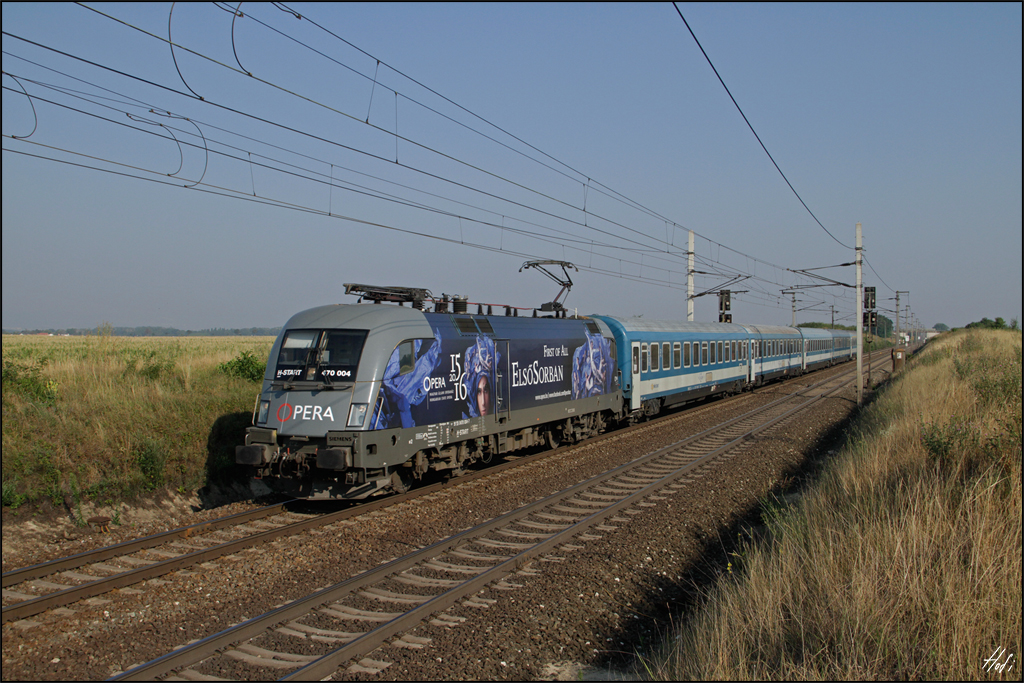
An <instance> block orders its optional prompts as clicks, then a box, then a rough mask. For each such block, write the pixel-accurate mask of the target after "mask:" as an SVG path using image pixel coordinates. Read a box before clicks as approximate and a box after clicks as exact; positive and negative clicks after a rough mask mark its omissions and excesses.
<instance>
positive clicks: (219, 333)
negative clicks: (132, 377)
mask: <svg viewBox="0 0 1024 683" xmlns="http://www.w3.org/2000/svg"><path fill="white" fill-rule="evenodd" d="M280 331H281V328H280V327H236V328H227V327H214V328H212V329H206V330H179V329H178V328H176V327H155V326H151V327H112V326H101V327H93V328H84V327H68V328H65V329H47V330H8V329H4V330H3V333H4V334H52V335H71V336H87V335H91V336H99V335H112V336H115V337H248V336H252V337H276V336H277V333H278V332H280Z"/></svg>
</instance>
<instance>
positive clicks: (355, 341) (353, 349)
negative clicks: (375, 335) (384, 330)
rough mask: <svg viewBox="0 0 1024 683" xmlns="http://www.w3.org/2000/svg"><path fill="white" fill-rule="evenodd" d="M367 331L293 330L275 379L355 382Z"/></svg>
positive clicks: (284, 344)
mask: <svg viewBox="0 0 1024 683" xmlns="http://www.w3.org/2000/svg"><path fill="white" fill-rule="evenodd" d="M366 334H367V333H366V330H289V331H288V332H286V333H285V336H284V339H283V340H282V341H281V352H280V353H279V354H278V357H277V367H276V368H275V371H274V379H277V380H292V381H317V382H321V381H326V382H332V381H335V380H342V381H352V380H354V379H355V376H356V370H357V369H358V367H359V357H360V356H361V355H362V353H363V344H364V342H365V341H366Z"/></svg>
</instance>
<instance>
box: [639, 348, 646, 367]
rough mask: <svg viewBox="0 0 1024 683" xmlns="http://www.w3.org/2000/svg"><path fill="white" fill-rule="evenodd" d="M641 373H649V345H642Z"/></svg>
mask: <svg viewBox="0 0 1024 683" xmlns="http://www.w3.org/2000/svg"><path fill="white" fill-rule="evenodd" d="M640 372H647V344H641V345H640Z"/></svg>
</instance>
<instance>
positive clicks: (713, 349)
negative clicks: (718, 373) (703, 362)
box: [708, 342, 717, 365]
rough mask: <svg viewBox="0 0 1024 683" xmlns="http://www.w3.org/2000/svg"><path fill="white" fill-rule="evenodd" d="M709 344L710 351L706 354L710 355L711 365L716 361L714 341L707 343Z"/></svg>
mask: <svg viewBox="0 0 1024 683" xmlns="http://www.w3.org/2000/svg"><path fill="white" fill-rule="evenodd" d="M709 346H710V347H711V349H710V351H711V353H710V354H708V355H709V356H710V357H711V360H710V361H709V362H710V364H711V365H714V364H715V363H716V362H717V359H716V357H715V342H711V344H709Z"/></svg>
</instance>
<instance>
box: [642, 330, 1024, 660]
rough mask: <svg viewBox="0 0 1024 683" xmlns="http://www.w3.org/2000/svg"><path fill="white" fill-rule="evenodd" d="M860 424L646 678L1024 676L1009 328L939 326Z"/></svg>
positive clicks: (1017, 352) (774, 512)
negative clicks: (944, 331)
mask: <svg viewBox="0 0 1024 683" xmlns="http://www.w3.org/2000/svg"><path fill="white" fill-rule="evenodd" d="M858 424H859V428H858V432H859V433H857V434H855V435H853V437H852V438H851V439H850V442H849V445H848V446H847V447H846V448H845V450H844V451H843V453H841V454H840V456H839V457H838V458H837V459H836V460H835V462H834V464H833V466H832V467H831V468H830V469H829V470H828V471H827V472H826V474H825V475H824V476H823V477H822V479H821V481H820V482H819V483H818V485H817V486H816V488H814V490H812V491H810V492H808V493H806V494H805V495H804V496H802V497H801V498H800V499H799V501H798V502H796V503H795V504H793V505H791V506H783V505H781V504H778V503H775V504H774V505H772V504H769V505H767V506H766V508H767V510H766V515H765V517H766V528H767V531H766V534H764V536H765V537H766V538H767V539H768V540H764V541H762V542H761V543H758V544H756V545H753V546H751V547H749V548H747V549H746V550H744V551H743V552H742V553H740V556H739V563H738V564H739V566H740V571H739V572H737V573H736V574H733V575H731V576H729V577H728V578H727V579H726V580H724V581H722V582H720V583H719V585H718V586H717V587H716V588H715V589H714V591H712V592H711V593H710V594H709V595H708V596H707V601H706V604H705V606H704V608H703V609H702V610H701V611H700V613H699V614H696V615H694V616H693V617H692V618H690V619H689V621H688V622H687V623H685V624H684V626H683V628H681V629H679V630H678V631H676V632H675V633H673V634H672V636H671V637H670V638H669V639H667V640H666V644H665V645H664V646H663V647H662V650H661V652H660V653H659V654H657V655H654V656H651V657H647V658H645V660H644V661H645V663H646V665H647V667H648V672H649V673H650V675H651V676H652V677H653V678H656V679H660V680H682V679H739V680H743V679H753V680H758V679H821V680H843V679H920V678H927V679H932V678H937V679H966V680H972V679H992V678H1009V679H1017V680H1019V679H1020V678H1021V673H1020V672H1021V668H1020V666H1019V662H1018V658H1019V657H1020V647H1021V612H1022V604H1021V582H1022V570H1021V336H1020V333H1019V332H994V331H984V332H982V331H977V332H974V331H972V332H966V333H958V334H953V335H948V336H946V337H944V338H943V339H941V340H937V341H936V342H935V343H934V344H932V345H929V348H928V349H927V350H926V351H924V352H923V353H922V354H921V355H920V357H918V358H916V359H914V360H913V361H912V362H911V363H910V364H909V366H908V367H907V369H906V370H905V371H903V372H902V373H901V374H900V375H899V376H898V377H897V378H895V380H894V382H893V383H892V385H891V386H890V387H889V388H888V389H887V390H886V391H885V392H884V393H883V394H882V395H881V396H879V397H878V399H877V400H876V401H875V402H874V403H873V404H872V405H871V406H869V407H868V408H867V409H866V410H865V411H864V412H863V413H862V415H861V419H860V421H859V423H858ZM996 653H999V656H998V658H997V659H998V661H997V662H992V661H989V662H986V660H987V659H989V658H991V657H992V656H993V654H996ZM1011 655H1012V658H1011ZM1008 660H1009V662H1008V664H1007V665H1006V666H1005V668H1003V670H999V668H998V666H997V664H998V663H1004V664H1006V663H1007V661H1008ZM1010 667H1012V668H1010Z"/></svg>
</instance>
